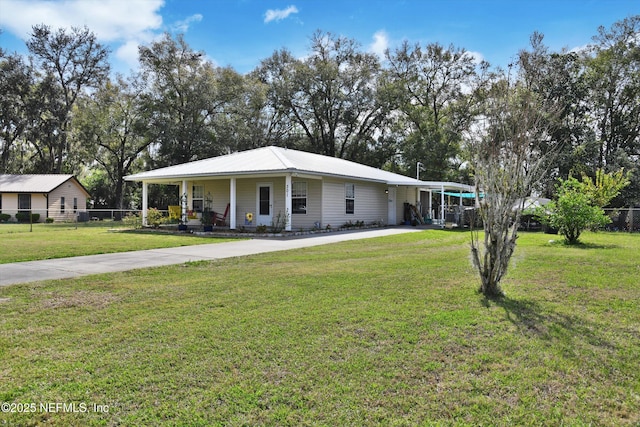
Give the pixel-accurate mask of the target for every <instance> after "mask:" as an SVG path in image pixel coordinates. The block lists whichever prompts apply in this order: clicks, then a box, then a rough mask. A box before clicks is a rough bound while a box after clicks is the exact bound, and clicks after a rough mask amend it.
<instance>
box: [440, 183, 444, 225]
mask: <svg viewBox="0 0 640 427" xmlns="http://www.w3.org/2000/svg"><path fill="white" fill-rule="evenodd" d="M440 224H442V226H443V227H444V185H441V186H440Z"/></svg>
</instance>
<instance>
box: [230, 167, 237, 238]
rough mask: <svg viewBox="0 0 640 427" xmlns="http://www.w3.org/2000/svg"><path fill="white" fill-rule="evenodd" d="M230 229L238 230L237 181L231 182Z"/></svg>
mask: <svg viewBox="0 0 640 427" xmlns="http://www.w3.org/2000/svg"><path fill="white" fill-rule="evenodd" d="M229 217H230V218H229V228H230V229H231V230H235V229H236V179H235V178H231V179H230V180H229Z"/></svg>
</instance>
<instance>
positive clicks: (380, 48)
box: [369, 30, 389, 59]
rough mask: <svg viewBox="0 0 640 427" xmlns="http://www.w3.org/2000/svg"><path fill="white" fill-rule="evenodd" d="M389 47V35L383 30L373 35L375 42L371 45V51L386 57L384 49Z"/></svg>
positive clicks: (381, 57)
mask: <svg viewBox="0 0 640 427" xmlns="http://www.w3.org/2000/svg"><path fill="white" fill-rule="evenodd" d="M388 47H389V35H388V34H387V33H386V32H385V31H383V30H380V31H377V32H376V33H375V34H374V35H373V43H371V44H370V45H369V51H370V52H372V53H374V54H375V55H377V56H378V57H380V59H384V51H385V50H387V48H388Z"/></svg>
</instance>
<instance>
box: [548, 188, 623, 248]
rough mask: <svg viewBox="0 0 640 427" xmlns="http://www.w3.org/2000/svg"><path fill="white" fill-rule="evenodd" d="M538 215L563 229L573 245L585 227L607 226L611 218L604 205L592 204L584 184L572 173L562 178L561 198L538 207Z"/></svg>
mask: <svg viewBox="0 0 640 427" xmlns="http://www.w3.org/2000/svg"><path fill="white" fill-rule="evenodd" d="M536 216H537V217H538V218H539V219H540V222H542V223H543V224H545V225H547V226H549V227H551V228H554V229H557V230H558V231H560V233H561V234H562V235H564V238H565V241H566V242H567V243H568V244H570V245H572V244H575V243H578V241H579V239H580V234H581V233H582V231H584V230H586V229H590V228H591V229H597V228H600V227H604V226H605V225H607V224H608V223H609V222H611V219H610V218H609V217H608V216H607V215H605V213H604V211H603V210H602V208H601V207H599V206H594V205H593V200H592V197H591V195H590V194H589V192H587V191H586V188H585V185H584V184H583V183H581V182H580V181H578V180H577V179H575V178H571V177H570V178H569V179H567V180H560V185H559V186H558V200H557V201H553V202H550V203H549V204H548V205H547V206H546V207H544V208H538V209H537V210H536Z"/></svg>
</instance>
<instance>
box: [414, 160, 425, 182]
mask: <svg viewBox="0 0 640 427" xmlns="http://www.w3.org/2000/svg"><path fill="white" fill-rule="evenodd" d="M421 170H425V168H424V164H423V163H421V162H418V164H417V165H416V179H417V180H418V181H420V171H421Z"/></svg>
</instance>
